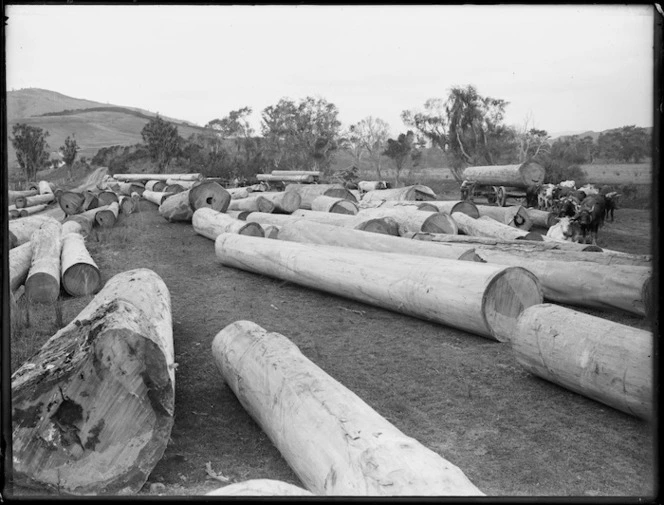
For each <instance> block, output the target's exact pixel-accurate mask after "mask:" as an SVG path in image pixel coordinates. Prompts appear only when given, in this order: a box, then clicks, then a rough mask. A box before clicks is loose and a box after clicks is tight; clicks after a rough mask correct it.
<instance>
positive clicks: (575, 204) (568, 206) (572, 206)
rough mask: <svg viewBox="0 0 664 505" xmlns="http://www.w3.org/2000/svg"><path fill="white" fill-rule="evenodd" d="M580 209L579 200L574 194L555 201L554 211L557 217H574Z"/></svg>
mask: <svg viewBox="0 0 664 505" xmlns="http://www.w3.org/2000/svg"><path fill="white" fill-rule="evenodd" d="M579 210H581V200H579V198H578V197H577V196H575V195H568V196H566V197H565V198H562V199H561V200H559V201H557V202H556V208H555V212H556V213H557V214H558V216H559V217H574V216H576V215H577V214H578V212H579Z"/></svg>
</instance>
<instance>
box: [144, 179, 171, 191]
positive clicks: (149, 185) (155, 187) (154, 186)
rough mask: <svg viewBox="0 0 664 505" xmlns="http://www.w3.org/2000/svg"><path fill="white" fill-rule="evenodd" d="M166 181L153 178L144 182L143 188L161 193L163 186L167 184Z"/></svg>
mask: <svg viewBox="0 0 664 505" xmlns="http://www.w3.org/2000/svg"><path fill="white" fill-rule="evenodd" d="M167 184H168V183H167V182H164V181H157V180H155V179H151V180H149V181H148V182H146V183H145V189H147V190H148V191H155V192H157V193H161V192H163V191H164V188H165V187H166V186H167Z"/></svg>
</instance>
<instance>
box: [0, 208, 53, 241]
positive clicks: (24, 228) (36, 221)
mask: <svg viewBox="0 0 664 505" xmlns="http://www.w3.org/2000/svg"><path fill="white" fill-rule="evenodd" d="M46 221H50V222H53V223H57V222H58V221H57V220H56V219H53V218H52V217H50V216H43V215H36V216H30V217H26V218H24V219H19V220H18V221H12V222H11V223H9V225H8V226H9V232H10V233H12V234H13V235H14V236H15V237H16V245H21V244H25V243H26V242H30V239H31V238H32V234H33V233H34V232H35V231H37V230H38V229H39V227H40V226H41V225H42V224H44V223H45V222H46Z"/></svg>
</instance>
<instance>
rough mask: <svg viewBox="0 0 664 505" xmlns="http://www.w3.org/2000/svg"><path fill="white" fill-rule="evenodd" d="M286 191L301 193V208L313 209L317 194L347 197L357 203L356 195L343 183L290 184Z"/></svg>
mask: <svg viewBox="0 0 664 505" xmlns="http://www.w3.org/2000/svg"><path fill="white" fill-rule="evenodd" d="M286 191H295V192H297V194H299V195H300V209H305V210H311V203H312V202H313V201H314V198H316V197H317V196H321V195H323V196H331V197H334V198H345V199H346V200H350V201H351V202H355V203H356V198H355V196H354V195H353V194H352V193H351V192H350V191H348V190H347V189H346V188H344V187H343V186H342V185H341V184H289V185H288V186H286Z"/></svg>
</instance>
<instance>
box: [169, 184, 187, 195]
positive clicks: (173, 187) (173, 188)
mask: <svg viewBox="0 0 664 505" xmlns="http://www.w3.org/2000/svg"><path fill="white" fill-rule="evenodd" d="M164 191H165V192H166V193H182V192H183V191H186V190H185V188H184V186H181V185H180V184H167V185H166V187H165V188H164Z"/></svg>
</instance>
